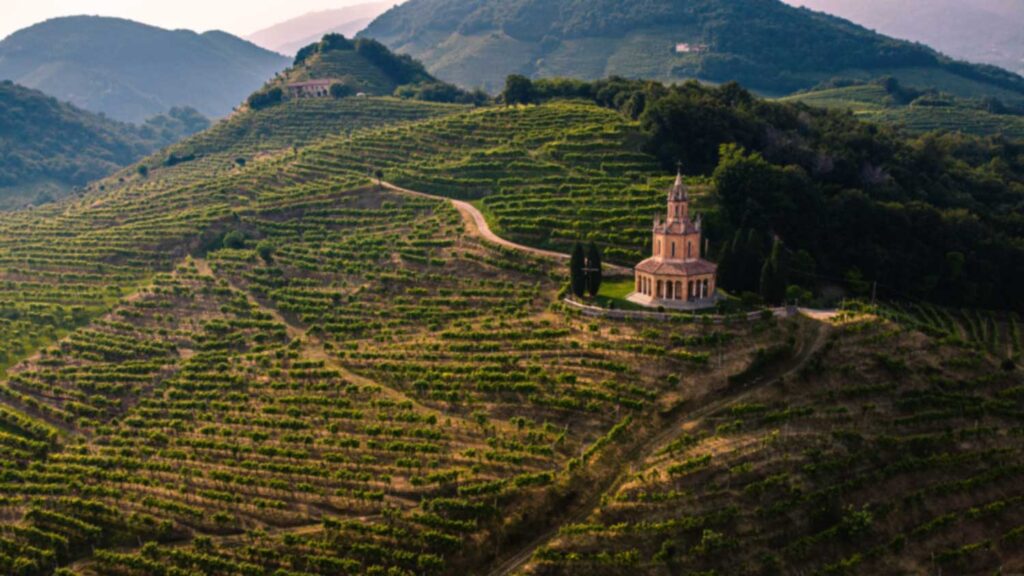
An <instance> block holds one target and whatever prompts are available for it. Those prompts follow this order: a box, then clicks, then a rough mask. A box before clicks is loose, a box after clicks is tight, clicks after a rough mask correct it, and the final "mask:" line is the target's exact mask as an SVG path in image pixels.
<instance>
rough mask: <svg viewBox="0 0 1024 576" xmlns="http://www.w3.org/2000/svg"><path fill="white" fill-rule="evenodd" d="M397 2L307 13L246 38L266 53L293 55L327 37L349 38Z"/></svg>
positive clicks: (389, 0) (391, 0) (375, 3)
mask: <svg viewBox="0 0 1024 576" xmlns="http://www.w3.org/2000/svg"><path fill="white" fill-rule="evenodd" d="M399 3H400V2H399V0H384V1H383V2H380V1H378V2H368V3H365V4H356V5H353V6H345V7H344V8H338V9H336V10H322V11H319V12H310V13H308V14H303V15H302V16H299V17H297V18H292V19H291V20H286V21H284V22H281V23H279V24H275V25H273V26H270V27H268V28H264V29H263V30H260V31H258V32H254V33H252V34H249V35H248V36H246V37H245V39H246V40H248V41H250V42H252V43H253V44H256V45H257V46H262V47H263V48H266V49H267V50H273V51H274V52H278V53H280V54H286V55H293V54H295V53H297V52H298V51H299V50H300V49H301V48H303V47H304V46H308V45H310V44H313V43H315V42H318V41H319V40H320V38H322V37H323V36H325V35H326V34H332V33H333V34H342V35H344V36H346V37H349V38H351V37H353V36H355V35H356V34H357V33H358V32H359V31H361V30H362V29H363V28H366V26H367V25H368V24H369V23H370V22H372V21H373V19H374V18H376V17H377V16H380V15H381V14H383V13H384V12H386V11H387V10H388V9H389V8H391V7H392V6H394V5H396V4H399Z"/></svg>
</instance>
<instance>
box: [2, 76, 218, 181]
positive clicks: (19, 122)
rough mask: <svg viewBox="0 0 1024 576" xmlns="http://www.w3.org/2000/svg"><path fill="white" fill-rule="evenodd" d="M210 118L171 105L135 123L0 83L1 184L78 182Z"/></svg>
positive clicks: (201, 127) (110, 169)
mask: <svg viewBox="0 0 1024 576" xmlns="http://www.w3.org/2000/svg"><path fill="white" fill-rule="evenodd" d="M208 126H209V121H208V120H207V119H206V118H204V117H203V116H202V115H200V114H199V113H198V112H196V111H195V110H193V109H189V108H175V109H172V110H171V111H169V112H168V113H167V114H162V115H160V116H156V117H153V118H150V119H149V120H148V121H147V122H146V123H145V124H144V125H142V126H135V125H131V124H124V123H120V122H115V121H112V120H109V119H107V118H105V117H103V116H101V115H95V114H92V113H90V112H86V111H84V110H80V109H78V108H76V107H74V106H72V105H70V104H65V103H63V102H60V101H58V100H57V99H55V98H51V97H49V96H46V95H45V94H43V93H41V92H38V91H35V90H29V89H27V88H23V87H21V86H18V85H16V84H14V83H12V82H9V81H8V82H3V83H0V187H13V186H18V185H26V184H32V183H34V182H37V181H40V180H46V181H55V182H57V183H60V184H63V185H67V186H78V185H83V184H86V183H87V182H90V181H92V180H96V179H99V178H103V177H105V176H107V175H108V174H110V173H111V172H113V171H114V170H116V169H118V168H121V167H123V166H127V165H128V164H131V163H133V162H135V161H136V160H138V159H139V158H141V157H143V156H145V155H146V154H149V153H151V152H153V151H155V150H158V149H160V148H163V147H165V146H168V145H170V144H173V143H174V142H177V141H178V140H181V139H182V138H184V137H186V136H189V135H191V134H195V133H196V132H200V131H202V130H204V129H206V128H207V127H208Z"/></svg>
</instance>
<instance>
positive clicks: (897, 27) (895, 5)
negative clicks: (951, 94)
mask: <svg viewBox="0 0 1024 576" xmlns="http://www.w3.org/2000/svg"><path fill="white" fill-rule="evenodd" d="M786 2H788V3H790V4H793V5H797V6H807V7H808V8H812V9H814V10H821V11H823V12H828V13H830V14H835V15H836V16H841V17H843V18H847V19H849V20H852V21H854V22H856V23H858V24H861V25H864V26H867V27H868V28H873V29H875V30H877V31H879V32H881V33H882V34H888V35H889V36H895V37H897V38H905V39H907V40H914V41H917V42H923V43H925V44H928V45H929V46H932V47H934V48H936V49H938V50H941V51H942V52H945V53H947V54H949V55H951V56H954V57H957V58H963V59H966V60H971V61H975V62H985V63H988V64H995V65H997V66H1002V67H1004V68H1007V69H1010V70H1013V71H1015V72H1018V73H1024V2H1021V1H1020V0H856V1H854V0H786Z"/></svg>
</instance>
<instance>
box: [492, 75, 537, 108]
mask: <svg viewBox="0 0 1024 576" xmlns="http://www.w3.org/2000/svg"><path fill="white" fill-rule="evenodd" d="M501 96H502V99H503V100H504V101H505V104H508V105H510V106H511V105H513V104H531V103H533V102H535V101H536V100H537V94H536V91H535V90H534V87H533V81H532V80H530V79H529V78H527V77H526V76H522V75H519V74H513V75H511V76H509V77H508V78H507V79H506V80H505V91H504V92H502V93H501Z"/></svg>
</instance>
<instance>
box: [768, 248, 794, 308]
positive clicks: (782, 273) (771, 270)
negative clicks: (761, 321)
mask: <svg viewBox="0 0 1024 576" xmlns="http://www.w3.org/2000/svg"><path fill="white" fill-rule="evenodd" d="M788 276H789V269H788V265H787V259H786V254H785V252H784V250H783V245H782V240H780V239H778V238H776V239H775V242H774V243H773V244H772V253H771V256H769V257H768V259H767V260H765V261H764V266H763V267H762V268H761V296H762V297H763V298H764V299H765V301H766V302H768V303H771V304H779V303H781V302H782V301H783V300H785V298H786V286H787V283H788V281H789V278H788Z"/></svg>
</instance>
